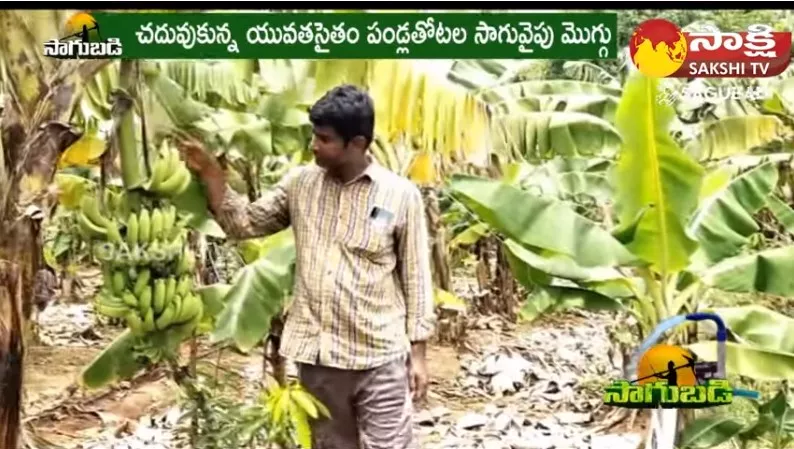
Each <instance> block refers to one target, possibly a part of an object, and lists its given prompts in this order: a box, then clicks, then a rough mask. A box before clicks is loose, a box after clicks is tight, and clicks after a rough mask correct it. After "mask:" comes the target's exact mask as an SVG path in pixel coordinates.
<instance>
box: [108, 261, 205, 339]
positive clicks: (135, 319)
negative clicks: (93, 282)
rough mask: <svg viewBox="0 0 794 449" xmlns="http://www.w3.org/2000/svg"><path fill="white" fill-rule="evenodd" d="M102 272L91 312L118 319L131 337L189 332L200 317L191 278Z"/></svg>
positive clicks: (200, 304) (145, 271)
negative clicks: (101, 286)
mask: <svg viewBox="0 0 794 449" xmlns="http://www.w3.org/2000/svg"><path fill="white" fill-rule="evenodd" d="M130 273H131V274H132V276H128V275H127V274H126V273H125V272H124V271H123V270H115V271H112V270H106V271H105V273H104V276H105V288H104V289H103V290H102V292H101V293H100V294H99V295H98V297H97V300H96V304H95V310H96V311H97V313H99V314H102V315H105V316H107V317H110V318H121V319H124V320H125V321H126V323H127V326H128V327H129V328H130V330H131V331H132V333H133V334H134V335H136V336H142V335H145V334H147V333H150V332H155V331H163V330H166V329H170V328H172V327H177V326H179V327H180V329H179V330H181V331H188V332H192V331H193V330H194V329H195V328H196V326H198V323H199V322H200V321H201V318H202V317H203V315H204V303H203V302H202V301H201V299H200V298H199V297H198V296H197V295H196V294H195V293H193V291H192V288H193V277H192V275H183V276H180V277H175V276H171V277H163V278H155V277H154V275H153V273H152V271H151V270H149V269H143V270H140V271H134V270H131V271H130Z"/></svg>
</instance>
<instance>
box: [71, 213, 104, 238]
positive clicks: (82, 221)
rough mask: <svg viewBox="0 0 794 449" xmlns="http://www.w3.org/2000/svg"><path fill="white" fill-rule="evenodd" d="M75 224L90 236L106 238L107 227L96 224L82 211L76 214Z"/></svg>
mask: <svg viewBox="0 0 794 449" xmlns="http://www.w3.org/2000/svg"><path fill="white" fill-rule="evenodd" d="M77 224H78V226H80V229H81V230H82V231H83V232H84V233H85V234H86V235H88V236H89V237H91V238H107V235H108V231H107V229H105V228H103V227H100V226H97V225H96V224H94V223H92V222H91V220H90V219H89V218H88V217H86V215H85V213H83V212H82V211H81V212H79V213H78V214H77Z"/></svg>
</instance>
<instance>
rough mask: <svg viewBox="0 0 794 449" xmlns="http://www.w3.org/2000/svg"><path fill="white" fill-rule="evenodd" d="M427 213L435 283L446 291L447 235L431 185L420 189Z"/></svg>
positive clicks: (449, 278)
mask: <svg viewBox="0 0 794 449" xmlns="http://www.w3.org/2000/svg"><path fill="white" fill-rule="evenodd" d="M422 196H423V197H424V202H425V214H426V215H427V228H428V233H429V235H430V255H431V261H432V268H433V281H434V283H435V285H436V286H437V287H438V288H440V289H442V290H446V291H451V290H452V276H451V275H450V268H449V256H448V253H447V245H446V242H447V237H446V233H445V230H444V225H443V223H441V208H440V207H439V204H438V192H437V191H436V189H434V188H432V187H426V188H423V189H422Z"/></svg>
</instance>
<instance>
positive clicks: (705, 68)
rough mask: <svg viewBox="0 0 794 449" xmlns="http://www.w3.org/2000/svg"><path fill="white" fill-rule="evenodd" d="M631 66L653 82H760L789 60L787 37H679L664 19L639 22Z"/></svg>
mask: <svg viewBox="0 0 794 449" xmlns="http://www.w3.org/2000/svg"><path fill="white" fill-rule="evenodd" d="M629 53H630V54H631V59H632V61H633V62H634V66H635V67H637V69H638V70H639V71H640V72H641V73H642V74H644V75H646V76H649V77H653V78H666V77H673V78H762V77H771V76H776V75H780V74H781V73H783V71H784V70H786V68H787V67H788V65H789V61H790V59H791V32H780V31H772V28H771V27H770V26H768V25H763V24H755V25H750V26H749V27H748V28H747V30H746V31H731V32H721V31H719V30H717V29H716V28H712V29H711V30H710V31H705V32H691V33H685V32H683V31H682V30H681V29H680V28H679V27H678V26H677V25H675V24H674V23H672V22H670V21H668V20H665V19H658V18H657V19H651V20H646V21H645V22H642V23H641V24H640V25H639V26H638V27H637V28H636V29H635V30H634V33H633V34H632V36H631V38H630V40H629Z"/></svg>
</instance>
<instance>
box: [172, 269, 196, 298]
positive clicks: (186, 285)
mask: <svg viewBox="0 0 794 449" xmlns="http://www.w3.org/2000/svg"><path fill="white" fill-rule="evenodd" d="M191 288H193V276H190V275H187V274H186V275H184V276H182V278H181V279H180V280H179V284H178V285H177V287H176V295H177V296H185V295H187V294H188V293H189V292H190V290H191Z"/></svg>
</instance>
